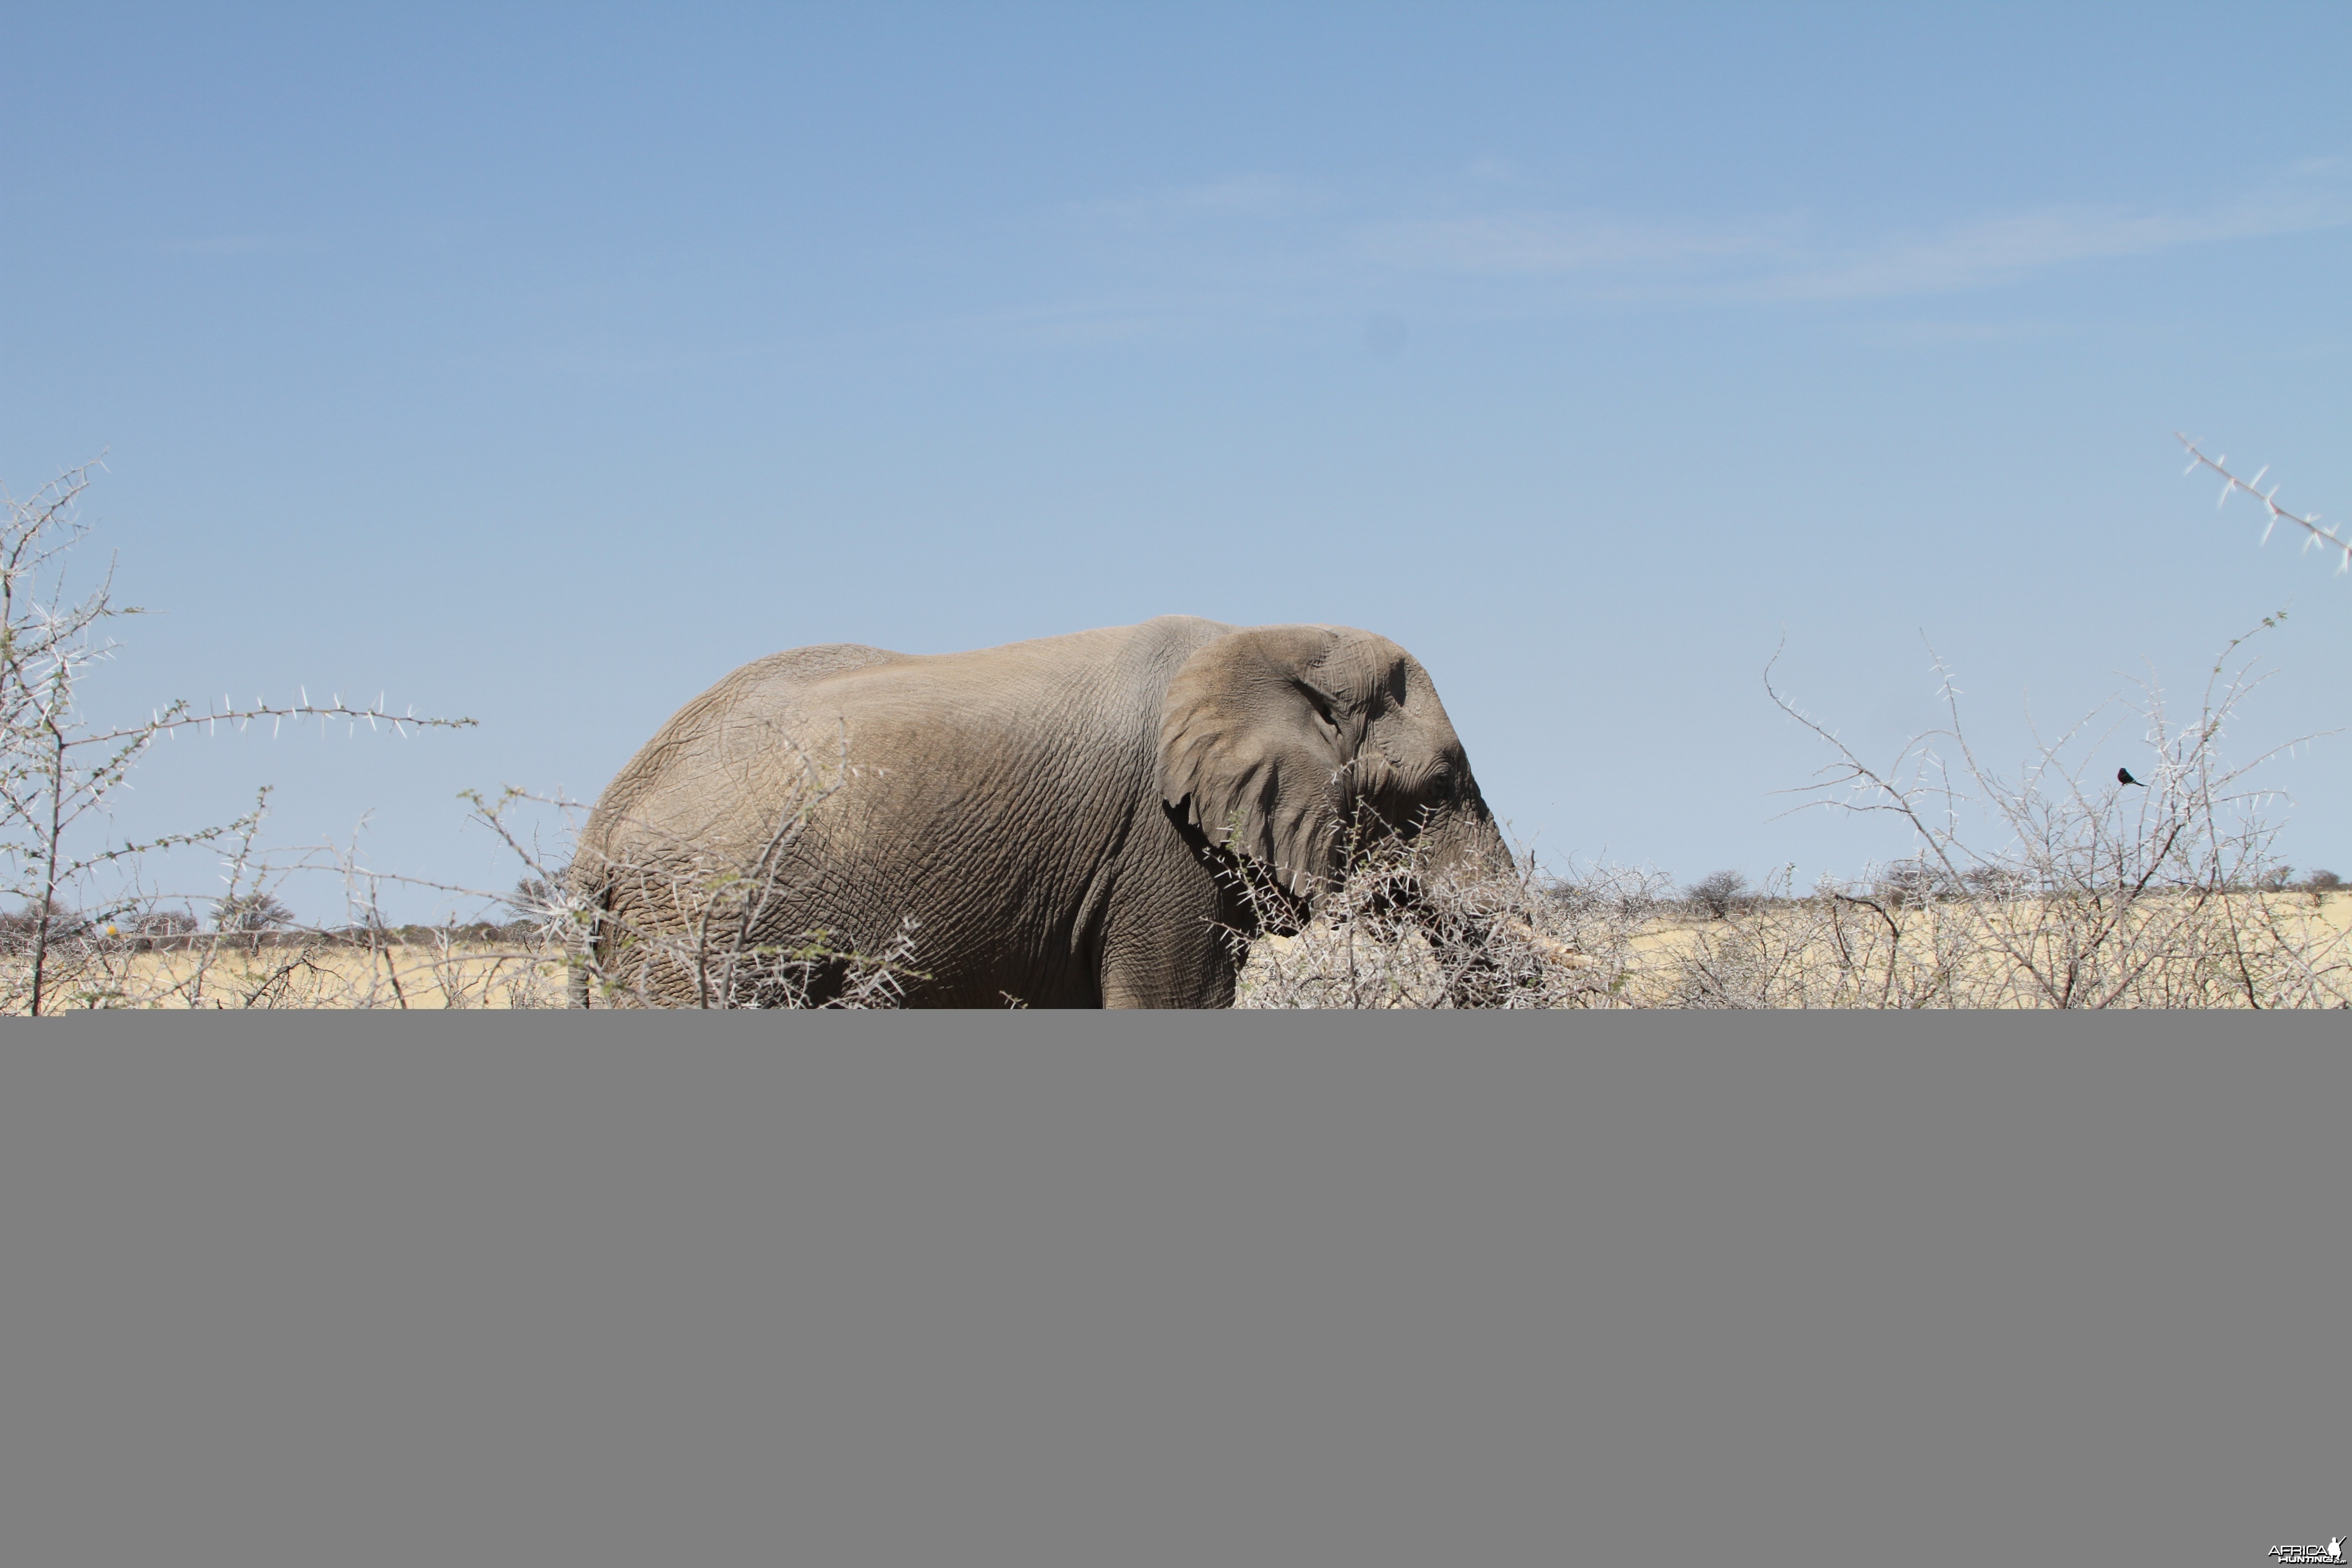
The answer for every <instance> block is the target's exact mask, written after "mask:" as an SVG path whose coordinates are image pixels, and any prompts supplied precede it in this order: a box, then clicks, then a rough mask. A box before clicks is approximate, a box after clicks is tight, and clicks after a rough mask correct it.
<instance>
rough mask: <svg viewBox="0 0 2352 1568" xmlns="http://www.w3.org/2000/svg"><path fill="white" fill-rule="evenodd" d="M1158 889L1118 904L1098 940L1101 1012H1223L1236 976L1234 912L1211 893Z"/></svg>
mask: <svg viewBox="0 0 2352 1568" xmlns="http://www.w3.org/2000/svg"><path fill="white" fill-rule="evenodd" d="M1201 891H1202V890H1201V889H1198V888H1186V889H1181V892H1180V891H1178V890H1175V889H1163V890H1161V891H1160V895H1159V896H1157V897H1150V898H1142V899H1136V900H1120V901H1119V902H1118V904H1117V905H1116V906H1115V907H1114V908H1113V910H1112V911H1111V917H1110V921H1109V925H1108V930H1106V931H1105V932H1104V933H1103V949H1102V1005H1104V1006H1106V1007H1230V1006H1232V1005H1233V1003H1234V980H1235V978H1236V977H1237V975H1238V973H1239V967H1240V966H1239V964H1238V963H1237V962H1236V957H1235V952H1234V933H1233V931H1232V926H1233V924H1234V921H1235V918H1236V913H1237V911H1235V910H1230V909H1228V908H1226V907H1224V900H1221V899H1219V898H1217V897H1216V896H1215V894H1214V891H1213V889H1210V890H1209V896H1207V897H1202V896H1201Z"/></svg>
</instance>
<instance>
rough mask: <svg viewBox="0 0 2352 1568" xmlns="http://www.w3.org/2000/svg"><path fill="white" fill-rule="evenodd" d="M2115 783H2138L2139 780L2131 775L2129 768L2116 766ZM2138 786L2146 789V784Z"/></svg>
mask: <svg viewBox="0 0 2352 1568" xmlns="http://www.w3.org/2000/svg"><path fill="white" fill-rule="evenodd" d="M2116 783H2117V784H2139V780H2137V779H2136V778H2134V777H2132V776H2131V770H2130V769H2129V768H2117V769H2116ZM2139 787H2140V788H2142V789H2146V788H2147V785H2146V784H2139Z"/></svg>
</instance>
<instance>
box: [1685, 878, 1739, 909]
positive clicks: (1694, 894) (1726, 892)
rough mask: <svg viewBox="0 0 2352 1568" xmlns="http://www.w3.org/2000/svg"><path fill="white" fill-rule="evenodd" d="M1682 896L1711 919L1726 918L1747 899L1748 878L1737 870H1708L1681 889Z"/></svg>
mask: <svg viewBox="0 0 2352 1568" xmlns="http://www.w3.org/2000/svg"><path fill="white" fill-rule="evenodd" d="M1683 897H1684V898H1685V899H1687V900H1690V901H1691V902H1692V903H1694V904H1696V905H1697V906H1698V907H1699V908H1700V909H1702V910H1706V913H1707V916H1708V918H1709V919H1711V920H1718V921H1720V920H1728V919H1730V918H1731V911H1732V910H1736V909H1738V908H1739V907H1740V906H1741V905H1742V904H1744V903H1745V902H1746V901H1747V898H1748V879H1747V878H1746V877H1744V876H1742V875H1741V874H1740V873H1739V872H1738V871H1710V872H1708V873H1707V874H1706V876H1704V877H1701V878H1700V879H1698V880H1697V881H1696V882H1693V883H1692V884H1691V885H1690V886H1689V887H1687V888H1685V889H1683Z"/></svg>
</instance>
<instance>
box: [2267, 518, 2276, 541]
mask: <svg viewBox="0 0 2352 1568" xmlns="http://www.w3.org/2000/svg"><path fill="white" fill-rule="evenodd" d="M2277 526H2278V519H2276V518H2273V519H2271V520H2270V521H2269V522H2267V523H2265V524H2263V543H2264V544H2268V543H2269V542H2271V530H2272V529H2273V528H2276V527H2277Z"/></svg>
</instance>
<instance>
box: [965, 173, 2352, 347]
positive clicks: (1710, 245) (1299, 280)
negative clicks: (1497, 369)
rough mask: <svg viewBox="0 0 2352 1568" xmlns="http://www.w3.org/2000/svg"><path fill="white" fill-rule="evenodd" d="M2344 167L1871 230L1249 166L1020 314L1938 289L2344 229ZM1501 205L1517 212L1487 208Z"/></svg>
mask: <svg viewBox="0 0 2352 1568" xmlns="http://www.w3.org/2000/svg"><path fill="white" fill-rule="evenodd" d="M1531 194H1532V193H1531V191H1530V189H1529V184H1528V182H1527V181H1524V180H1521V179H1518V178H1517V177H1513V178H1509V179H1503V178H1498V177H1497V175H1496V171H1494V170H1492V169H1488V168H1486V167H1484V166H1475V167H1474V168H1472V169H1471V170H1468V171H1465V174H1463V176H1462V177H1461V178H1460V179H1459V180H1457V181H1456V182H1454V184H1452V185H1451V186H1450V187H1447V188H1444V189H1441V190H1437V191H1427V190H1424V191H1423V192H1422V193H1420V194H1419V196H1418V198H1417V199H1406V200H1399V199H1398V198H1396V197H1395V196H1393V195H1386V196H1385V197H1384V196H1383V195H1381V194H1375V193H1367V192H1363V191H1347V190H1340V189H1333V188H1318V187H1315V186H1312V185H1309V184H1306V183H1303V182H1299V181H1296V180H1290V179H1285V178H1282V177H1279V176H1276V175H1272V174H1247V175H1238V176H1235V177H1233V178H1230V179H1225V180H1219V181H1213V182H1209V183H1205V184H1200V185H1195V186H1191V187H1185V188H1181V189H1172V190H1166V191H1160V192H1154V193H1145V194H1140V195H1134V196H1131V197H1126V198H1121V199H1118V200H1110V201H1101V202H1095V203H1089V204H1084V205H1077V206H1075V207H1072V208H1070V209H1066V213H1065V216H1064V220H1063V221H1064V224H1065V234H1066V237H1068V238H1070V239H1071V240H1073V241H1074V242H1075V245H1076V256H1077V257H1079V258H1083V259H1082V260H1081V261H1080V262H1079V266H1080V268H1081V270H1082V271H1084V272H1085V273H1086V274H1087V282H1086V286H1085V288H1084V289H1083V298H1084V299H1085V300H1086V301H1087V302H1086V303H1084V304H1082V305H1080V304H1073V303H1069V302H1063V303H1058V304H1045V305H1041V306H1039V307H1036V308H1034V309H1032V310H1021V311H1017V312H1013V313H1010V315H1009V316H1008V317H1007V318H1006V319H1008V320H1009V319H1012V317H1013V316H1019V317H1026V318H1027V319H1029V320H1031V321H1037V322H1043V321H1048V320H1051V321H1055V322H1056V323H1057V326H1058V329H1059V330H1060V331H1064V332H1067V331H1071V330H1072V329H1073V328H1076V327H1077V323H1078V322H1080V321H1083V322H1084V323H1085V325H1084V326H1083V327H1082V328H1077V330H1078V331H1079V334H1080V335H1084V336H1128V335H1132V334H1133V333H1135V332H1139V331H1146V332H1148V331H1152V330H1154V323H1159V324H1160V325H1173V324H1175V323H1178V322H1181V321H1192V320H1196V319H1202V318H1216V317H1221V316H1226V315H1228V313H1230V312H1233V311H1236V310H1238V311H1240V312H1242V313H1245V314H1253V315H1267V314H1273V315H1282V314H1297V313H1301V312H1307V313H1313V312H1317V311H1328V310H1331V309H1334V308H1337V309H1350V308H1354V307H1355V306H1357V305H1359V304H1360V303H1362V302H1363V301H1365V300H1373V299H1377V298H1379V297H1381V296H1382V294H1383V293H1384V292H1387V291H1393V290H1394V289H1397V288H1399V287H1406V288H1411V289H1415V290H1423V289H1427V288H1429V287H1430V286H1433V285H1435V286H1439V287H1443V286H1444V284H1445V281H1446V280H1447V279H1459V280H1461V281H1462V282H1463V283H1465V284H1471V283H1475V284H1477V285H1479V286H1480V288H1481V308H1482V309H1497V308H1502V309H1509V308H1512V307H1510V306H1509V305H1508V303H1507V300H1508V298H1509V297H1510V295H1511V293H1512V290H1513V289H1522V290H1527V291H1528V292H1527V293H1526V294H1525V296H1524V298H1523V299H1522V300H1521V304H1520V305H1519V306H1518V307H1517V308H1520V309H1545V308H1551V307H1553V306H1556V305H1558V304H1559V303H1560V302H1562V300H1563V299H1574V298H1577V297H1583V298H1589V299H1597V300H1620V301H1629V300H1638V301H1646V302H1651V303H1656V304H1664V305H1671V304H1676V303H1685V304H1726V303H1731V304H1738V303H1750V304H1770V303H1775V302H1780V303H1797V302H1806V301H1836V300H1893V299H1901V298H1906V297H1931V296H1936V295H1945V294H1953V293H1958V292H1964V291H1968V290H1979V289H1992V288H1998V287H2001V286H2004V285H2010V284H2015V283H2020V282H2022V281H2025V280H2026V279H2032V278H2034V277H2037V276H2041V275H2044V274H2048V273H2051V272H2054V271H2057V270H2060V269H2063V268H2070V267H2081V266H2084V265H2087V264H2093V263H2096V262H2100V261H2112V260H2116V259H2121V258H2132V257H2145V256H2155V255H2160V254H2163V253H2166V252H2170V251H2176V250H2181V249H2186V248H2189V247H2198V246H2208V245H2220V244H2227V243H2231V242H2243V241H2252V240H2261V239H2270V238H2284V237H2291V236H2294V235H2299V234H2310V233H2317V232H2321V231H2326V230H2331V229H2338V228H2343V227H2346V226H2352V180H2347V168H2346V166H2345V165H2344V164H2343V163H2341V162H2340V161H2336V160H2312V161H2310V162H2307V163H2303V164H2300V165H2297V166H2295V167H2294V168H2293V169H2291V170H2288V171H2285V172H2284V173H2283V174H2281V175H2279V176H2278V177H2276V178H2274V179H2273V180H2271V181H2269V182H2266V183H2265V184H2262V185H2261V186H2259V187H2257V188H2256V189H2255V190H2253V191H2252V192H2251V193H2249V194H2247V195H2240V196H2236V197H2232V198H2229V199H2226V200H2219V201H2213V202H2210V203H2207V204H2205V205H2181V206H2177V207H2171V208H2165V209H2151V208H2133V207H2128V206H2124V205H2051V206H2042V207H2037V208H2032V209H2027V210H2023V211H2016V212H2009V213H1993V214H1987V215H1980V216H1972V217H1968V218H1965V219H1961V220H1959V221H1956V222H1952V223H1949V224H1947V225H1945V226H1940V227H1929V228H1924V229H1913V230H1908V231H1903V230H1891V231H1882V232H1879V233H1868V232H1860V233H1857V232H1855V231H1854V229H1853V226H1851V225H1844V226H1841V225H1839V224H1836V223H1834V222H1832V220H1829V219H1827V218H1824V217H1822V216H1819V215H1816V214H1811V213H1805V212H1781V213H1769V214H1761V215H1753V216H1741V217H1737V218H1731V219H1717V218H1704V217H1689V218H1678V217H1673V216H1664V217H1661V216H1652V215H1635V214H1627V213H1622V212H1612V211H1608V210H1604V209H1598V208H1591V207H1581V208H1574V209H1568V208H1557V209H1555V208H1547V207H1545V206H1542V205H1538V204H1535V203H1531V202H1530V201H1529V200H1528V196H1529V195H1531ZM1497 197H1507V198H1509V202H1510V205H1484V204H1486V203H1491V202H1493V201H1495V200H1496V198H1497ZM1416 205H1417V206H1419V207H1420V208H1421V209H1422V210H1421V211H1419V212H1414V211H1411V210H1402V211H1400V210H1397V209H1398V208H1399V207H1404V208H1407V209H1410V208H1411V207H1413V206H1416ZM1382 208H1386V209H1388V210H1385V211H1383V210H1381V209H1382ZM1498 290H1499V293H1498Z"/></svg>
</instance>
